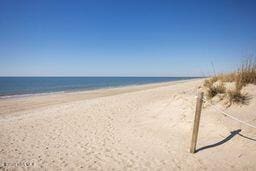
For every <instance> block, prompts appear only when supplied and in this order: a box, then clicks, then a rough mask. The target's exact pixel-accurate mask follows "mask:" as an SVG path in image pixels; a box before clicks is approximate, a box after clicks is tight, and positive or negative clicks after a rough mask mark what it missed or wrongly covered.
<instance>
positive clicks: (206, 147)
mask: <svg viewBox="0 0 256 171" xmlns="http://www.w3.org/2000/svg"><path fill="white" fill-rule="evenodd" d="M241 131H242V130H241V129H238V130H235V131H232V132H230V135H229V136H227V137H226V138H224V139H223V140H221V141H219V142H217V143H214V144H211V145H207V146H204V147H201V148H199V149H197V150H196V152H199V151H202V150H205V149H208V148H213V147H216V146H219V145H222V144H224V143H226V142H228V141H229V140H231V139H232V138H233V137H234V136H236V135H239V136H241V137H243V138H246V139H248V140H252V141H256V139H253V138H250V137H247V136H245V135H243V134H240V132H241Z"/></svg>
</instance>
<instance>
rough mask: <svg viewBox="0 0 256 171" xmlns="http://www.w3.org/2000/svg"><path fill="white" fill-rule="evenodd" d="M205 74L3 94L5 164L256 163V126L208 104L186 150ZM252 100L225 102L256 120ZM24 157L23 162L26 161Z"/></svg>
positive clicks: (164, 166)
mask: <svg viewBox="0 0 256 171" xmlns="http://www.w3.org/2000/svg"><path fill="white" fill-rule="evenodd" d="M203 81H204V80H203V79H194V80H187V81H176V82H167V83H156V84H147V85H138V86H126V87H119V88H108V89H99V90H92V91H78V92H68V93H53V94H46V95H33V96H29V97H19V98H18V97H17V98H7V99H0V130H1V131H0V137H1V138H0V151H1V152H0V159H1V161H0V164H1V165H0V167H1V169H6V168H11V169H21V168H23V169H42V170H43V169H49V170H50V169H51V170H70V169H75V170H79V169H80V170H256V163H255V158H256V152H255V151H256V130H255V129H253V128H250V127H247V126H246V125H243V124H241V123H238V122H235V121H233V120H230V119H228V118H227V117H225V116H223V115H221V114H220V113H218V112H216V111H215V110H214V108H213V107H212V106H211V105H209V104H208V105H207V104H206V105H204V107H203V110H202V116H201V122H200V129H199V137H198V143H197V149H199V150H198V151H197V153H195V154H191V153H190V152H189V148H190V142H191V134H192V126H193V121H194V112H195V105H196V99H195V96H196V94H197V91H198V90H199V89H200V87H201V86H202V84H203ZM246 91H248V92H249V93H250V96H251V99H250V103H249V104H248V105H245V106H239V105H234V106H232V107H229V108H224V107H223V106H221V104H216V105H217V106H218V107H220V108H222V109H223V110H225V111H226V112H229V113H231V114H233V115H234V116H236V117H238V118H240V119H242V120H245V121H248V122H250V123H251V124H254V125H256V115H255V110H256V105H255V104H256V91H255V87H254V86H248V87H246ZM24 164H25V165H24Z"/></svg>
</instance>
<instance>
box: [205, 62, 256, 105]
mask: <svg viewBox="0 0 256 171" xmlns="http://www.w3.org/2000/svg"><path fill="white" fill-rule="evenodd" d="M217 82H219V84H217V85H216V83H217ZM227 82H233V83H235V89H232V90H227V89H226V87H225V86H224V83H227ZM248 84H256V60H255V59H248V60H246V61H245V62H243V63H242V64H241V66H240V67H239V68H238V69H237V70H236V71H235V72H233V73H229V74H219V75H216V76H214V77H211V78H210V79H207V80H205V82H204V87H206V89H207V97H208V99H211V98H213V97H215V96H216V95H217V94H225V96H226V97H227V99H228V100H229V103H230V105H231V104H233V103H239V104H245V103H246V101H247V100H248V98H247V97H246V94H243V93H242V92H241V90H242V88H243V87H244V86H246V85H248Z"/></svg>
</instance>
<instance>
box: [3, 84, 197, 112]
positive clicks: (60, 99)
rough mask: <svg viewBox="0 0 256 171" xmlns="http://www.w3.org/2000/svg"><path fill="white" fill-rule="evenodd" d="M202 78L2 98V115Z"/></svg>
mask: <svg viewBox="0 0 256 171" xmlns="http://www.w3.org/2000/svg"><path fill="white" fill-rule="evenodd" d="M197 80H202V79H189V80H178V81H169V82H162V83H150V84H143V85H127V86H121V87H109V88H101V89H96V90H85V91H69V92H54V93H47V94H32V95H30V96H19V97H17V96H16V97H11V98H2V99H1V98H0V117H6V116H9V115H10V114H16V113H17V112H23V111H28V110H34V109H38V108H42V107H47V106H51V105H58V104H62V103H70V102H74V101H81V100H89V99H94V98H99V97H106V96H113V95H118V94H124V93H131V92H136V91H143V90H148V89H154V88H159V87H165V86H170V85H175V84H181V83H186V82H193V81H197Z"/></svg>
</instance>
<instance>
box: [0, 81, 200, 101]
mask: <svg viewBox="0 0 256 171" xmlns="http://www.w3.org/2000/svg"><path fill="white" fill-rule="evenodd" d="M200 79H204V78H191V79H184V80H177V81H165V82H156V83H142V84H131V85H120V86H109V87H101V88H91V89H76V90H64V91H52V92H43V93H27V94H13V95H0V101H1V100H5V99H19V98H27V97H33V96H47V95H56V94H65V93H85V92H90V91H102V90H109V89H123V88H133V87H140V86H155V85H159V86H161V85H162V84H169V83H174V82H177V83H179V82H184V81H190V80H191V81H193V80H200Z"/></svg>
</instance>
